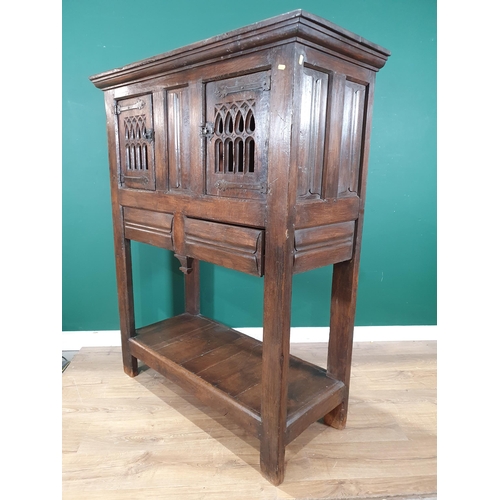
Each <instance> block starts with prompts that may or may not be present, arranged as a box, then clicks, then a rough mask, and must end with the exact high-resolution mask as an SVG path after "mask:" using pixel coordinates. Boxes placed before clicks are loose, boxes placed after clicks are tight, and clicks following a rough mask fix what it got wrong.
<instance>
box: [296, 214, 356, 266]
mask: <svg viewBox="0 0 500 500" xmlns="http://www.w3.org/2000/svg"><path fill="white" fill-rule="evenodd" d="M354 224H355V222H354V221H350V222H342V223H339V224H327V225H325V226H317V227H310V228H306V229H297V230H296V231H295V256H294V265H293V272H294V273H301V272H304V271H309V270H310V269H315V268H317V267H321V266H326V265H329V264H335V263H337V262H343V261H345V260H349V259H350V258H351V256H352V248H353V241H354Z"/></svg>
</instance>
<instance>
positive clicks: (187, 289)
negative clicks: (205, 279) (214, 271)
mask: <svg viewBox="0 0 500 500" xmlns="http://www.w3.org/2000/svg"><path fill="white" fill-rule="evenodd" d="M190 267H191V272H190V273H189V274H186V275H185V276H184V310H185V311H186V312H187V313H189V314H200V261H199V260H196V259H191V262H190Z"/></svg>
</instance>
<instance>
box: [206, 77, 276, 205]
mask: <svg viewBox="0 0 500 500" xmlns="http://www.w3.org/2000/svg"><path fill="white" fill-rule="evenodd" d="M270 86H271V82H270V77H269V73H268V72H262V73H255V74H251V75H243V76H240V77H236V78H230V79H227V80H221V81H218V82H210V83H208V84H207V85H206V118H207V123H206V124H205V126H204V127H203V129H202V130H203V131H204V135H205V137H206V138H207V140H206V171H207V172H206V173H207V175H206V179H207V193H208V194H213V195H217V196H229V197H239V198H256V199H260V198H262V197H263V196H264V195H265V193H266V181H267V131H268V103H269V97H268V96H269V92H268V91H269V89H270Z"/></svg>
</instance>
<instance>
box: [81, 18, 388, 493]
mask: <svg viewBox="0 0 500 500" xmlns="http://www.w3.org/2000/svg"><path fill="white" fill-rule="evenodd" d="M389 55H390V53H389V51H387V50H386V49H384V48H382V47H380V46H378V45H375V44H374V43H371V42H369V41H367V40H365V39H363V38H361V37H360V36H358V35H355V34H353V33H351V32H349V31H346V30H345V29H343V28H340V27H339V26H336V25H334V24H332V23H331V22H329V21H327V20H325V19H322V18H320V17H317V16H315V15H312V14H310V13H307V12H304V11H302V10H296V11H293V12H289V13H286V14H283V15H280V16H277V17H274V18H272V19H268V20H264V21H262V22H259V23H256V24H252V25H250V26H246V27H244V28H241V29H238V30H235V31H231V32H229V33H226V34H223V35H220V36H216V37H213V38H210V39H208V40H204V41H202V42H199V43H194V44H192V45H188V46H187V47H183V48H180V49H177V50H173V51H171V52H168V53H165V54H161V55H159V56H156V57H152V58H149V59H146V60H143V61H139V62H136V63H133V64H130V65H127V66H124V67H122V68H118V69H114V70H111V71H107V72H104V73H101V74H98V75H95V76H92V77H91V78H90V79H91V81H92V83H93V84H94V85H95V86H96V87H98V88H99V89H101V90H103V91H104V96H105V106H106V116H107V132H108V144H109V165H110V173H111V193H112V207H113V225H114V240H115V250H116V272H117V279H118V295H119V296H118V300H119V310H120V329H121V336H122V355H123V364H124V369H125V372H126V373H128V374H129V375H130V376H134V375H136V374H137V360H138V359H140V360H141V361H143V362H144V363H146V364H147V365H148V366H150V367H151V368H153V369H155V370H157V371H158V372H160V373H161V374H163V375H165V376H166V377H168V378H169V379H171V380H173V381H174V382H177V383H178V384H179V385H180V386H182V387H183V388H185V389H186V390H188V391H190V392H192V393H193V394H195V395H196V396H198V398H199V399H200V400H201V401H202V402H204V403H206V404H208V405H211V406H214V407H216V408H218V409H220V411H222V412H223V413H224V414H227V415H228V416H229V417H230V418H233V419H234V420H235V421H236V422H238V423H239V424H240V425H241V426H243V427H244V428H245V429H246V430H247V431H248V432H250V433H251V434H253V435H254V436H257V437H258V438H259V439H260V443H261V470H262V473H263V475H264V476H265V477H266V478H267V479H268V480H269V481H271V482H272V483H273V484H276V485H277V484H280V483H281V482H282V481H283V478H284V471H285V466H284V457H285V446H286V445H287V444H288V443H290V442H291V441H292V440H293V439H294V438H295V437H297V436H298V435H299V434H300V433H301V432H302V431H303V430H305V429H306V428H307V427H308V426H309V425H310V424H311V423H313V422H315V421H316V420H318V419H320V418H323V419H324V422H325V423H326V424H327V425H331V426H333V427H335V428H338V429H342V428H344V427H345V424H346V417H347V407H348V400H349V378H350V369H351V353H352V335H353V327H354V312H355V306H356V292H357V283H358V269H359V259H360V247H361V233H362V226H363V215H364V204H365V191H366V177H367V168H368V152H369V144H370V128H371V119H372V106H373V96H374V84H375V76H376V73H377V71H378V70H379V69H381V68H382V67H383V66H384V64H385V62H386V60H387V58H388V57H389ZM131 240H135V241H140V242H143V243H147V244H150V245H156V246H159V247H162V248H166V249H169V250H171V251H173V252H174V253H175V255H176V257H177V258H178V259H179V262H180V269H181V270H182V272H183V273H184V274H185V312H184V313H183V314H181V315H178V316H175V317H172V318H167V319H165V320H163V321H160V322H158V323H155V324H152V325H149V326H146V327H144V328H139V329H137V328H136V326H135V321H134V305H133V304H134V303H133V289H132V272H131V253H130V241H131ZM200 260H203V261H207V262H211V263H214V264H217V265H220V266H225V267H228V268H231V269H236V270H238V271H241V272H244V273H249V274H253V275H256V276H262V277H263V279H264V304H263V308H264V315H263V318H264V320H263V342H259V341H257V340H254V339H252V338H250V337H248V336H246V335H243V334H242V333H239V332H237V331H235V330H233V329H231V328H228V327H226V326H224V325H222V324H220V323H218V322H216V321H213V320H212V319H210V318H207V317H204V316H202V315H200V287H201V286H203V283H200V277H199V261H200ZM327 265H334V273H333V283H332V293H331V313H330V317H331V321H330V340H329V347H328V365H327V366H328V368H327V370H324V369H322V368H319V367H318V366H315V365H313V364H310V363H307V362H305V361H303V360H301V359H299V358H297V357H294V356H290V354H289V343H290V313H291V294H292V276H293V274H294V273H299V272H304V271H308V270H310V269H314V268H317V267H320V266H327Z"/></svg>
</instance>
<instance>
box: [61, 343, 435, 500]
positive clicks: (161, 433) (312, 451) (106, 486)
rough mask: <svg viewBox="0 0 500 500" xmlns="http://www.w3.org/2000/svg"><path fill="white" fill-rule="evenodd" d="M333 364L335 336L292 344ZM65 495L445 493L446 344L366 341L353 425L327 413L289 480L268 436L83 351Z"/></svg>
mask: <svg viewBox="0 0 500 500" xmlns="http://www.w3.org/2000/svg"><path fill="white" fill-rule="evenodd" d="M291 353H292V354H293V355H296V356H298V357H300V358H302V359H304V360H306V361H308V362H311V363H315V364H318V365H319V366H322V367H326V358H327V344H291ZM62 386H63V387H62V401H63V405H62V411H63V417H62V432H63V449H62V484H63V498H64V499H65V500H73V499H82V500H83V499H85V500H97V499H106V500H118V499H120V500H121V499H130V500H132V499H133V500H136V499H137V498H141V499H155V500H156V499H163V498H168V499H177V498H178V499H181V498H182V499H183V500H184V499H187V500H195V499H196V500H198V499H214V500H215V499H217V500H220V499H222V498H224V499H226V498H228V499H233V498H234V499H240V500H246V499H248V500H250V499H251V500H256V499H266V500H269V499H281V498H283V499H285V498H287V499H288V498H294V499H337V498H344V499H345V498H352V499H354V498H356V499H365V500H366V499H375V498H378V499H383V498H387V497H390V498H391V500H403V499H417V498H418V499H424V498H425V499H431V498H432V499H434V498H436V490H437V480H436V461H437V460H436V343H435V342H373V343H369V342H362V343H355V344H354V348H353V357H352V375H351V387H350V404H349V418H348V419H347V426H346V428H345V429H344V430H341V431H340V430H337V429H334V428H332V427H329V426H326V425H324V424H323V423H322V422H320V421H318V422H316V423H313V424H312V425H311V426H309V427H308V428H307V429H306V430H305V431H304V432H302V433H301V434H300V435H299V436H298V437H297V438H296V439H295V440H294V441H292V442H291V443H290V444H289V445H288V446H287V447H286V456H285V461H286V470H287V473H286V475H285V480H284V482H283V483H282V484H281V485H280V486H278V487H276V486H273V485H271V484H270V483H269V482H268V481H266V479H265V478H264V477H262V475H261V473H260V464H259V454H260V453H259V447H260V444H259V440H258V439H257V438H255V437H252V436H251V435H250V434H249V433H247V432H246V431H244V430H243V429H242V428H240V427H238V426H237V425H236V424H235V423H234V422H233V421H231V420H230V419H229V418H227V417H225V416H223V415H221V414H220V413H219V412H217V411H215V410H212V409H210V408H208V407H206V406H204V405H202V404H201V403H199V402H198V400H197V399H196V398H195V397H194V396H192V395H190V394H188V393H187V392H186V391H184V390H183V389H181V388H179V387H178V386H176V385H175V384H174V383H173V382H170V381H168V380H167V379H165V378H164V377H163V376H161V375H159V374H158V373H157V372H155V371H154V370H152V369H150V368H147V367H145V366H142V365H141V363H139V375H138V376H137V377H135V378H130V377H128V376H127V375H126V374H125V373H123V367H122V359H121V351H120V348H117V347H112V348H103V347H94V348H84V349H82V350H81V351H80V352H79V353H78V354H77V355H76V356H75V357H74V358H73V361H72V362H71V363H70V365H69V367H68V368H67V369H66V370H65V372H64V373H63V376H62Z"/></svg>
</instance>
